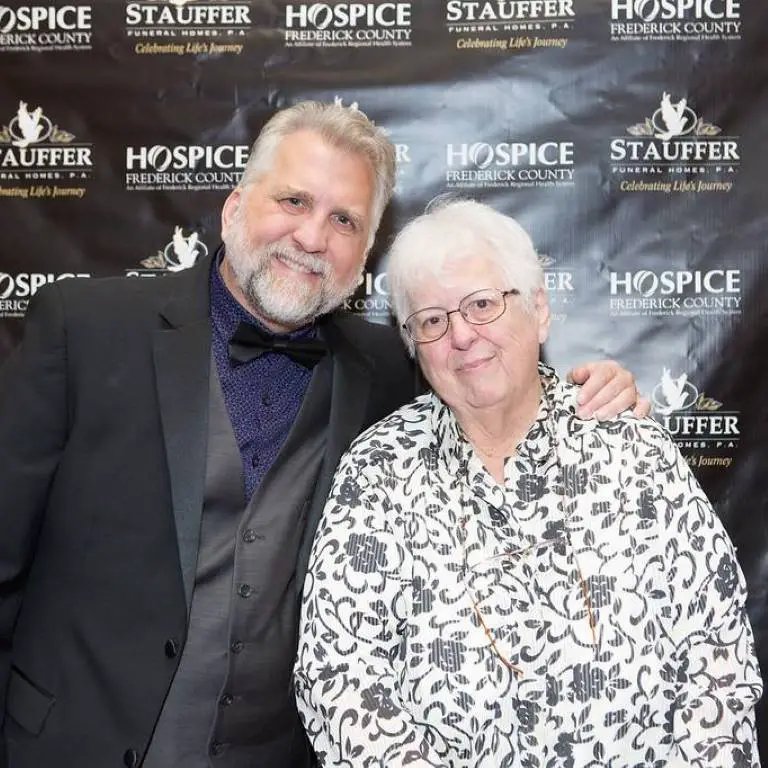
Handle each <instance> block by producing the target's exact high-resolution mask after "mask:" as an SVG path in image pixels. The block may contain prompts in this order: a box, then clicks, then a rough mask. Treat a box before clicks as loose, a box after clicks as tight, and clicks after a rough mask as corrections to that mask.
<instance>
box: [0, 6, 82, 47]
mask: <svg viewBox="0 0 768 768" xmlns="http://www.w3.org/2000/svg"><path fill="white" fill-rule="evenodd" d="M90 50H91V6H90V5H62V6H61V7H56V6H54V5H20V6H16V7H12V6H8V5H0V53H12V52H27V53H29V52H32V53H39V52H45V51H90Z"/></svg>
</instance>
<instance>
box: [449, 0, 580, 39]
mask: <svg viewBox="0 0 768 768" xmlns="http://www.w3.org/2000/svg"><path fill="white" fill-rule="evenodd" d="M575 15H576V14H575V13H574V10H573V0H484V1H483V0H448V2H447V3H446V7H445V23H446V26H447V28H448V32H450V33H451V34H454V35H458V38H457V40H456V47H457V48H458V49H460V50H484V51H488V50H497V51H517V50H520V49H528V48H565V46H566V45H567V44H568V35H569V34H570V32H571V30H572V29H573V23H574V18H575Z"/></svg>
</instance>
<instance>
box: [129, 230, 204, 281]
mask: <svg viewBox="0 0 768 768" xmlns="http://www.w3.org/2000/svg"><path fill="white" fill-rule="evenodd" d="M207 255H208V246H207V245H206V244H205V243H204V242H203V241H202V240H201V239H200V235H199V234H198V233H197V232H195V231H194V230H191V231H190V232H189V234H188V235H185V234H184V230H183V228H182V227H175V228H174V230H173V237H172V238H171V241H170V242H169V243H167V244H166V245H165V246H164V247H163V248H161V249H159V250H158V251H156V252H155V254H154V255H152V256H148V257H147V258H146V259H142V260H141V261H140V262H139V263H140V265H141V266H140V267H134V268H132V269H127V270H126V271H125V274H126V277H157V276H158V275H164V274H166V273H168V272H181V271H182V270H183V269H189V268H190V267H192V266H194V265H195V264H196V263H197V261H198V259H202V258H205V257H206V256H207Z"/></svg>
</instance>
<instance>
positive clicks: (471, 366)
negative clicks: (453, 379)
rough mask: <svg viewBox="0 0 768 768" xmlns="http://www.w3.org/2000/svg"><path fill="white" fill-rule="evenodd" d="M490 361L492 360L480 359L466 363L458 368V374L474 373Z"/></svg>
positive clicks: (488, 358)
mask: <svg viewBox="0 0 768 768" xmlns="http://www.w3.org/2000/svg"><path fill="white" fill-rule="evenodd" d="M491 360H493V358H492V357H482V358H480V359H479V360H471V361H469V362H468V363H462V364H461V365H460V366H459V373H464V372H467V373H472V371H476V370H477V369H478V368H482V367H483V366H484V365H485V364H486V363H489V362H490V361H491Z"/></svg>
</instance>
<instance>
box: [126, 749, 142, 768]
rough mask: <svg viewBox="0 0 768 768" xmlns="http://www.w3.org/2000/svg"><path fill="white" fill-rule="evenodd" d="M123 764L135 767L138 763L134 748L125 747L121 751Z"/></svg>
mask: <svg viewBox="0 0 768 768" xmlns="http://www.w3.org/2000/svg"><path fill="white" fill-rule="evenodd" d="M123 764H124V765H126V766H128V768H136V766H137V765H138V764H139V753H138V752H137V751H136V750H135V749H126V750H125V752H123Z"/></svg>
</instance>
